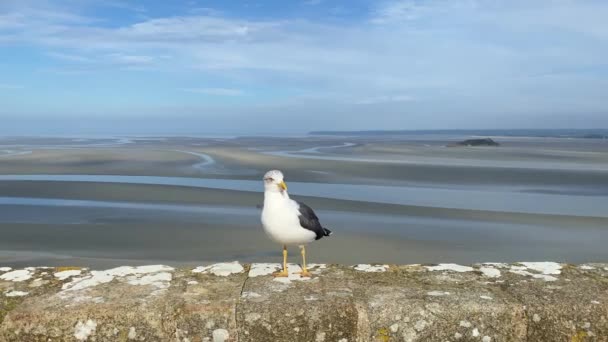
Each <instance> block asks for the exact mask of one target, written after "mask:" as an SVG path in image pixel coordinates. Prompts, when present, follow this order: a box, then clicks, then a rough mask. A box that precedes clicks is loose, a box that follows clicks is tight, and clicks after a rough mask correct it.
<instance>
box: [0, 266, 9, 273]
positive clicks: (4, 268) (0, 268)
mask: <svg viewBox="0 0 608 342" xmlns="http://www.w3.org/2000/svg"><path fill="white" fill-rule="evenodd" d="M10 270H12V268H10V267H0V272H8V271H10Z"/></svg>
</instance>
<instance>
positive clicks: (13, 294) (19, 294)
mask: <svg viewBox="0 0 608 342" xmlns="http://www.w3.org/2000/svg"><path fill="white" fill-rule="evenodd" d="M28 294H29V292H23V291H9V292H6V293H4V295H5V296H7V297H23V296H27V295H28Z"/></svg>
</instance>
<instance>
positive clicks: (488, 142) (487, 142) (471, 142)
mask: <svg viewBox="0 0 608 342" xmlns="http://www.w3.org/2000/svg"><path fill="white" fill-rule="evenodd" d="M449 146H500V144H499V143H497V142H496V141H494V140H493V139H491V138H483V139H467V140H463V141H460V142H457V143H454V144H450V145H449Z"/></svg>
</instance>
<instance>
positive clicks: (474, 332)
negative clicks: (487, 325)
mask: <svg viewBox="0 0 608 342" xmlns="http://www.w3.org/2000/svg"><path fill="white" fill-rule="evenodd" d="M471 335H473V337H477V336H479V329H477V328H475V329H473V332H472V333H471Z"/></svg>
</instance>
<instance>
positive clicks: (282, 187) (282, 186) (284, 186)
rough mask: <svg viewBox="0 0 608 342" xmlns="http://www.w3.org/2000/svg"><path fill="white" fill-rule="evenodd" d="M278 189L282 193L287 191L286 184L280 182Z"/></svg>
mask: <svg viewBox="0 0 608 342" xmlns="http://www.w3.org/2000/svg"><path fill="white" fill-rule="evenodd" d="M279 188H281V189H282V190H283V191H285V190H287V184H285V181H281V183H279Z"/></svg>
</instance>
